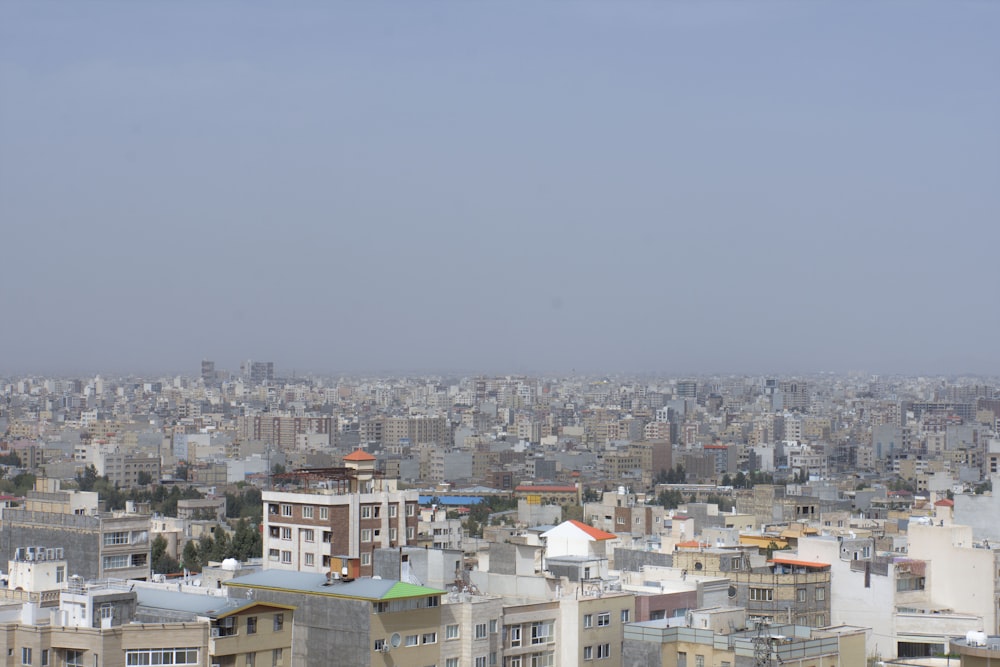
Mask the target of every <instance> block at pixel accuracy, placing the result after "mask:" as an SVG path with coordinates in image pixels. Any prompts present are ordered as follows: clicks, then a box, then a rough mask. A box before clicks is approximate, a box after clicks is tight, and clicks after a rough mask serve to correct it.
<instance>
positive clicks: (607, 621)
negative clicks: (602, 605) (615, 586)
mask: <svg viewBox="0 0 1000 667" xmlns="http://www.w3.org/2000/svg"><path fill="white" fill-rule="evenodd" d="M609 625H611V612H610V611H602V612H601V613H600V614H598V615H597V627H599V628H604V627H607V626H609Z"/></svg>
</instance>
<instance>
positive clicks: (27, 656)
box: [21, 646, 31, 665]
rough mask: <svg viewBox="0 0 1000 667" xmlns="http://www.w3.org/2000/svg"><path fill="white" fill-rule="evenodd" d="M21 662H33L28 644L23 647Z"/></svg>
mask: <svg viewBox="0 0 1000 667" xmlns="http://www.w3.org/2000/svg"><path fill="white" fill-rule="evenodd" d="M21 664H22V665H30V664H31V649H30V648H28V647H27V646H23V647H21Z"/></svg>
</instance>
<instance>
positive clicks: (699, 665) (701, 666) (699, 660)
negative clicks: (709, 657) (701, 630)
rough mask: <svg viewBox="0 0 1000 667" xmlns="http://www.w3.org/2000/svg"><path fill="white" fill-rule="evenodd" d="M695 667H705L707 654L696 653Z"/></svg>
mask: <svg viewBox="0 0 1000 667" xmlns="http://www.w3.org/2000/svg"><path fill="white" fill-rule="evenodd" d="M694 667H705V656H703V655H696V656H695V657H694Z"/></svg>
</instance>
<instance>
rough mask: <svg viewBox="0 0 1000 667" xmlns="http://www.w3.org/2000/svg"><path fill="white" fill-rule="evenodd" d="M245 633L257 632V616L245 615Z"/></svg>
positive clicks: (252, 633) (253, 633)
mask: <svg viewBox="0 0 1000 667" xmlns="http://www.w3.org/2000/svg"><path fill="white" fill-rule="evenodd" d="M247 634H248V635H255V634H257V617H256V616H247Z"/></svg>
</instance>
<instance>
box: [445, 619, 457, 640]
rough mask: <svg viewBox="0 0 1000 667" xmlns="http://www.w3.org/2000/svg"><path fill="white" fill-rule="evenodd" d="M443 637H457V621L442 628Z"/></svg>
mask: <svg viewBox="0 0 1000 667" xmlns="http://www.w3.org/2000/svg"><path fill="white" fill-rule="evenodd" d="M444 638H445V639H458V623H455V624H454V625H449V626H448V627H446V628H445V629H444Z"/></svg>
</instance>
